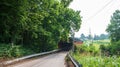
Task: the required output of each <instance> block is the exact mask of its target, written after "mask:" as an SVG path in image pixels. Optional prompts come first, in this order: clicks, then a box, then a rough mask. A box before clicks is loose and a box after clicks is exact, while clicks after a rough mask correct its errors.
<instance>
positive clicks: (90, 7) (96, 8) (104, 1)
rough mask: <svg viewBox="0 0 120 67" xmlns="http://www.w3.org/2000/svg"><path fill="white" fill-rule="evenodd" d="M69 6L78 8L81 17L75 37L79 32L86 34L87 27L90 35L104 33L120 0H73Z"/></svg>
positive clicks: (119, 4)
mask: <svg viewBox="0 0 120 67" xmlns="http://www.w3.org/2000/svg"><path fill="white" fill-rule="evenodd" d="M108 3H109V4H108ZM106 5H107V6H106ZM69 7H70V8H72V9H74V10H80V11H81V13H80V15H81V16H82V17H83V18H82V24H81V28H80V30H79V31H78V32H76V33H75V37H80V34H81V33H84V34H85V35H88V34H89V29H91V34H92V35H94V34H97V35H100V34H102V33H106V32H105V30H106V28H107V25H108V24H109V23H110V18H111V15H112V14H113V12H115V10H117V9H119V10H120V0H73V2H72V3H71V4H70V6H69Z"/></svg>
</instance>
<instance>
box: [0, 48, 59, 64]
mask: <svg viewBox="0 0 120 67" xmlns="http://www.w3.org/2000/svg"><path fill="white" fill-rule="evenodd" d="M58 51H60V50H59V49H57V50H52V51H48V52H43V53H37V54H32V55H28V56H24V57H21V58H17V59H14V60H10V61H5V62H3V63H0V64H3V65H9V64H12V63H14V62H18V61H21V60H25V59H28V58H33V57H37V56H42V55H46V54H50V53H54V52H58Z"/></svg>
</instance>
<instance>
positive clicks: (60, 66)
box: [8, 52, 67, 67]
mask: <svg viewBox="0 0 120 67" xmlns="http://www.w3.org/2000/svg"><path fill="white" fill-rule="evenodd" d="M66 55H67V52H59V53H55V54H50V55H47V56H44V57H39V58H37V59H33V60H29V61H25V62H21V63H17V64H14V65H11V66H8V67H66V66H65V56H66Z"/></svg>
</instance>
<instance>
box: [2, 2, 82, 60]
mask: <svg viewBox="0 0 120 67" xmlns="http://www.w3.org/2000/svg"><path fill="white" fill-rule="evenodd" d="M71 2H72V0H1V2H0V10H1V11H0V57H1V58H2V57H4V58H7V57H20V56H24V55H28V54H33V53H39V52H45V51H50V50H53V49H57V48H58V43H59V41H60V40H62V41H67V40H68V38H69V34H71V35H73V34H74V32H72V31H78V30H79V28H80V25H81V16H80V11H74V10H73V9H71V8H68V6H69V4H70V3H71ZM71 30H72V31H71Z"/></svg>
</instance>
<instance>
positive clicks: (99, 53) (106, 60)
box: [73, 40, 120, 67]
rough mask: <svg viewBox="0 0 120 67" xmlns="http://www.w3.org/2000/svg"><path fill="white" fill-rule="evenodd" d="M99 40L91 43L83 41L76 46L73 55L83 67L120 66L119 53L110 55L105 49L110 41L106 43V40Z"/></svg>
mask: <svg viewBox="0 0 120 67" xmlns="http://www.w3.org/2000/svg"><path fill="white" fill-rule="evenodd" d="M101 41H102V40H100V41H94V42H93V44H91V45H87V44H86V43H84V44H82V45H80V46H77V47H76V52H75V53H74V54H73V57H74V58H75V59H76V60H77V61H78V62H79V63H80V64H82V66H83V67H120V57H119V55H115V54H112V55H111V54H110V53H109V52H108V51H106V50H107V48H108V46H109V45H110V43H109V42H108V44H106V42H104V41H102V42H101ZM103 45H104V46H105V47H106V48H104V47H103Z"/></svg>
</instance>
